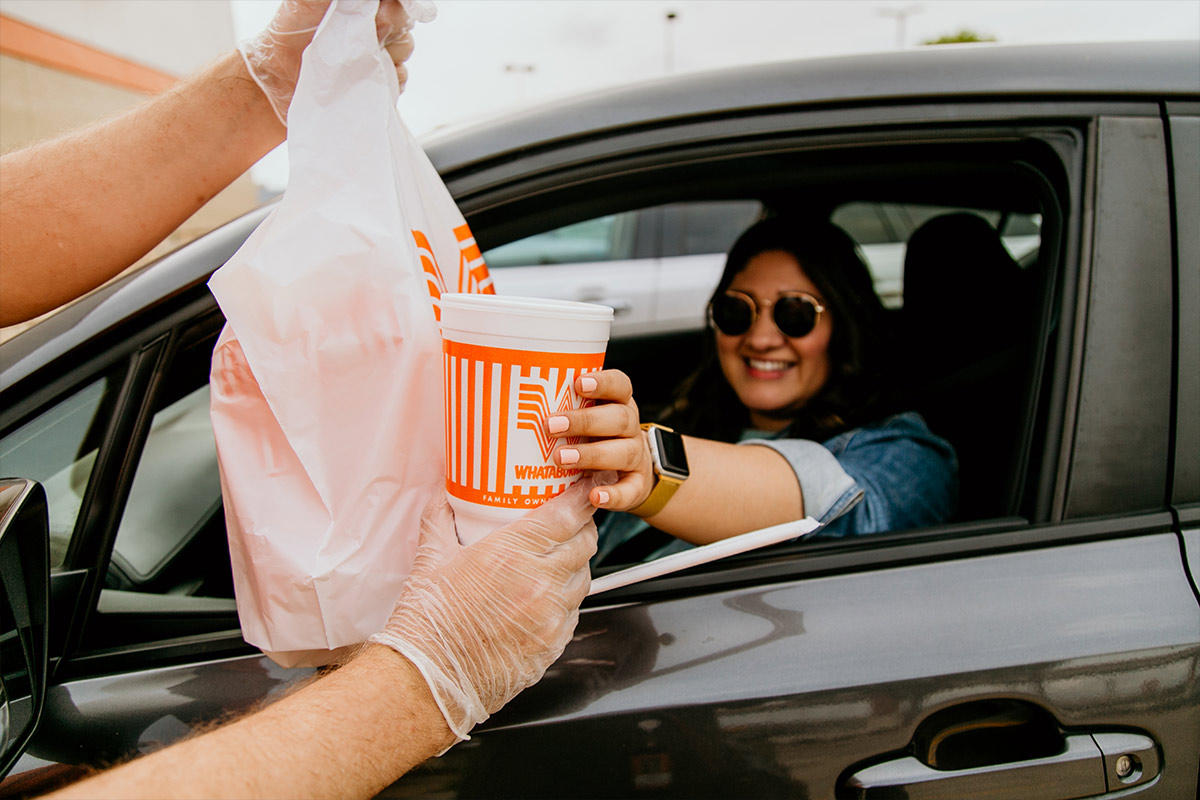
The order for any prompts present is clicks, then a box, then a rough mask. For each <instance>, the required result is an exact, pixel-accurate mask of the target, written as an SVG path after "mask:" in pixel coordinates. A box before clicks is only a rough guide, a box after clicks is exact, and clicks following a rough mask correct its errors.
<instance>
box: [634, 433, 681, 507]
mask: <svg viewBox="0 0 1200 800" xmlns="http://www.w3.org/2000/svg"><path fill="white" fill-rule="evenodd" d="M642 430H644V431H645V432H646V442H647V443H648V444H649V445H650V458H651V460H652V461H653V463H654V488H653V489H651V490H650V494H649V496H647V497H646V499H645V500H644V501H643V502H642V504H641V505H639V506H638V507H637V508H631V509H630V510H629V513H631V514H636V515H638V516H639V517H643V518H645V517H653V516H654V515H655V514H657V513H658V512H660V511H662V510H663V506H665V505H666V504H667V501H668V500H670V499H671V498H672V497H673V496H674V495H675V492H676V491H677V490H678V489H679V487H680V486H682V485H683V482H684V481H686V480H687V479H688V475H689V474H690V473H689V472H688V461H687V453H686V452H685V451H684V449H683V437H682V436H680V435H679V434H678V433H676V432H675V431H673V430H671V429H670V428H667V427H664V426H662V425H657V424H655V423H653V422H647V423H646V424H644V425H642Z"/></svg>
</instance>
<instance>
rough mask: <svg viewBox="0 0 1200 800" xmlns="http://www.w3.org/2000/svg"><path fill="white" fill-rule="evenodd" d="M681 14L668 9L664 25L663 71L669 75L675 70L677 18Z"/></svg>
mask: <svg viewBox="0 0 1200 800" xmlns="http://www.w3.org/2000/svg"><path fill="white" fill-rule="evenodd" d="M677 19H679V15H678V14H676V13H675V12H674V11H668V12H667V15H666V17H665V18H664V20H663V21H664V27H663V72H665V73H667V74H668V75H669V74H671V73H672V72H674V71H675V20H677Z"/></svg>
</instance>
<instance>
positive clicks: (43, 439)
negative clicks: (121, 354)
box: [0, 377, 116, 569]
mask: <svg viewBox="0 0 1200 800" xmlns="http://www.w3.org/2000/svg"><path fill="white" fill-rule="evenodd" d="M115 386H116V382H115V381H114V380H113V379H112V378H111V377H104V378H101V379H99V380H97V381H93V382H92V383H89V384H88V385H87V386H85V387H84V388H82V389H80V390H79V391H77V392H75V393H74V394H72V395H70V396H69V397H67V398H66V399H64V400H62V401H60V402H58V403H57V404H55V405H54V406H52V407H51V408H50V409H49V410H48V411H45V412H43V413H42V414H40V415H38V416H37V417H36V418H34V419H33V420H31V421H29V422H27V423H25V424H24V425H22V426H21V427H20V428H17V429H16V430H14V431H13V432H12V433H10V434H8V435H7V436H5V437H4V438H3V439H0V465H3V467H2V471H3V472H4V473H5V474H6V475H19V476H21V477H23V478H31V479H33V480H36V481H38V482H39V483H41V484H42V486H43V487H45V490H46V501H47V509H48V511H49V516H50V565H51V568H52V569H57V568H61V567H62V566H63V560H64V558H65V556H66V552H67V545H68V544H70V541H71V533H72V531H73V530H74V528H75V521H76V520H77V519H78V517H79V511H80V507H81V506H82V504H83V498H84V493H85V491H86V490H87V486H88V480H89V478H90V477H91V473H92V467H93V466H94V465H95V462H96V453H97V451H98V449H99V445H100V438H101V435H102V432H103V431H102V429H103V427H104V425H105V423H106V422H107V417H108V415H107V414H106V413H105V409H106V408H107V402H106V401H107V400H108V399H109V398H110V397H111V390H113V389H114V388H115Z"/></svg>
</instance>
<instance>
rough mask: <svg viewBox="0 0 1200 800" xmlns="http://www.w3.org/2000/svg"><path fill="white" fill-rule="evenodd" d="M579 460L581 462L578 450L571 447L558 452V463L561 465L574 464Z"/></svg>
mask: <svg viewBox="0 0 1200 800" xmlns="http://www.w3.org/2000/svg"><path fill="white" fill-rule="evenodd" d="M578 460H579V451H578V450H574V449H572V448H570V447H564V448H563V449H561V450H559V451H558V463H560V464H574V463H575V462H576V461H578Z"/></svg>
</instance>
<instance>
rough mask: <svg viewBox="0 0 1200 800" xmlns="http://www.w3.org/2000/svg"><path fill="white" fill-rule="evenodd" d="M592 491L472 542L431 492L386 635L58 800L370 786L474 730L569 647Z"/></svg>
mask: <svg viewBox="0 0 1200 800" xmlns="http://www.w3.org/2000/svg"><path fill="white" fill-rule="evenodd" d="M594 486H595V483H594V481H593V479H592V478H585V479H583V480H581V481H579V482H578V483H576V484H575V485H574V486H572V487H571V488H569V489H567V491H565V492H563V494H561V495H559V496H558V497H556V498H553V499H551V500H549V501H547V502H546V503H545V504H543V505H542V506H540V507H539V508H537V509H534V510H533V511H532V512H530V513H529V514H527V515H526V516H524V517H522V518H521V519H518V520H514V521H513V522H510V523H509V524H507V525H505V526H504V527H502V528H499V529H497V530H495V531H493V532H492V533H490V534H488V535H487V536H486V537H484V538H483V539H481V540H480V541H478V542H476V543H475V544H473V545H472V546H470V547H465V548H464V547H462V546H461V545H460V544H459V543H458V539H457V536H456V533H455V528H454V515H453V512H452V511H451V510H450V506H449V504H448V503H447V502H446V500H445V498H444V497H439V498H437V499H436V500H435V501H434V502H432V503H430V505H429V507H428V508H426V511H425V515H424V517H423V518H422V520H421V530H420V536H421V543H420V546H419V548H418V552H417V558H416V560H415V562H414V564H413V569H412V573H411V574H410V575H409V577H408V580H407V581H406V582H405V584H404V588H403V589H402V591H401V593H400V597H399V599H398V600H397V602H396V606H395V608H394V609H393V611H392V615H391V617H390V618H389V619H388V622H387V625H385V626H384V629H383V630H382V631H380V632H379V633H377V634H376V635H375V636H373V637H371V641H372V642H378V644H368V645H367V646H366V647H365V648H364V649H363V650H361V651H359V653H358V655H357V656H356V657H355V658H353V659H351V661H350V662H349V663H347V664H346V666H344V667H342V668H341V669H339V670H336V671H335V672H333V673H332V674H330V675H327V676H325V677H323V678H321V679H320V680H317V681H315V682H314V683H312V684H309V685H308V686H305V687H304V688H302V689H300V690H299V691H297V692H295V693H294V694H291V695H289V696H288V697H285V698H284V699H282V700H280V701H278V702H276V703H274V704H272V705H270V706H267V707H266V708H264V709H262V710H260V711H258V712H256V713H254V714H251V715H249V716H246V717H243V718H241V719H240V720H237V721H235V722H231V723H229V724H228V725H226V726H224V727H221V728H217V729H216V730H214V731H211V732H209V733H206V734H204V735H202V736H198V737H196V738H194V739H188V740H185V741H183V742H180V743H177V744H175V745H173V746H171V747H168V748H166V749H164V750H160V751H158V752H156V753H153V754H151V755H149V756H146V757H144V758H140V759H137V760H134V761H131V762H129V763H127V764H124V765H122V766H120V767H117V768H115V769H112V770H110V771H108V772H104V773H101V774H99V775H97V776H95V777H92V778H88V779H87V780H85V781H82V782H80V783H77V784H74V785H72V786H70V787H67V788H66V789H64V790H62V791H61V792H58V793H56V794H54V795H51V796H52V797H55V798H98V797H128V798H136V797H153V798H158V797H198V798H215V797H254V798H258V797H288V798H293V797H294V798H304V797H338V798H355V797H370V796H373V795H375V794H377V793H378V792H379V791H380V790H381V789H383V788H384V787H386V786H388V785H389V784H391V783H392V782H393V781H395V780H396V779H397V778H399V777H400V776H401V775H403V774H404V773H405V772H407V771H408V770H409V769H411V768H412V767H413V766H415V765H416V764H419V763H420V762H422V761H424V760H425V759H427V758H429V757H431V756H435V755H437V754H439V753H441V752H443V751H445V750H446V749H447V748H448V747H450V746H451V745H452V744H454V743H455V742H456V741H458V740H459V739H465V738H467V737H468V735H469V732H470V730H471V729H472V728H473V727H474V726H475V725H477V724H479V723H480V722H482V721H483V720H485V719H487V718H488V716H489V715H490V714H493V713H495V712H496V711H497V710H498V709H499V708H501V707H502V706H503V705H504V704H505V703H507V702H508V701H509V700H510V699H512V698H513V696H515V695H516V694H517V693H518V692H520V691H521V690H522V689H524V688H526V687H527V686H529V685H531V684H533V683H535V682H537V681H538V680H539V679H540V678H541V676H542V674H543V673H544V672H545V671H546V668H547V667H548V666H550V664H551V663H552V662H553V661H554V660H555V659H556V658H558V656H559V655H561V653H562V651H563V648H564V647H566V645H567V642H568V641H569V640H570V638H571V634H572V632H573V631H574V630H575V624H576V622H577V621H578V619H579V604H580V602H582V601H583V598H584V597H585V596H586V595H587V591H588V587H589V586H590V584H591V581H590V578H589V574H588V559H589V558H591V556H592V554H593V553H595V552H596V526H595V525H593V524H592V521H591V520H592V513H593V512H594V511H595V509H594V508H593V506H592V504H591V503H590V502H589V500H588V497H589V494H590V491H591V490H592V488H593V487H594Z"/></svg>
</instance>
